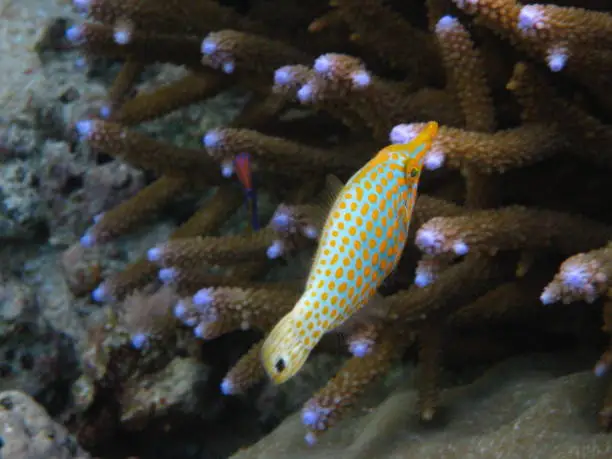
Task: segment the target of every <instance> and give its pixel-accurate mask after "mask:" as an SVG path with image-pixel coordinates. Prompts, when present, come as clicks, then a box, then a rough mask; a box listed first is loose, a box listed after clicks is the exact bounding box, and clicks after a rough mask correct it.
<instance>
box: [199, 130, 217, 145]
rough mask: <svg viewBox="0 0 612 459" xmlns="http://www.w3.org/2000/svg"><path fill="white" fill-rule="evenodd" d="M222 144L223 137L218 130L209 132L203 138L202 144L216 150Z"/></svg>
mask: <svg viewBox="0 0 612 459" xmlns="http://www.w3.org/2000/svg"><path fill="white" fill-rule="evenodd" d="M220 142H221V135H220V134H219V131H217V130H212V131H208V132H207V133H206V134H205V135H204V137H203V138H202V143H203V144H204V146H205V147H206V148H214V147H216V146H218V145H219V143H220Z"/></svg>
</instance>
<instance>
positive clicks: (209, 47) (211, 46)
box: [201, 38, 217, 56]
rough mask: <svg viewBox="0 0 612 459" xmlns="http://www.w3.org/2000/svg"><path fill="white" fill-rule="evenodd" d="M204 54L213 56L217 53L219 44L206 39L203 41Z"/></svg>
mask: <svg viewBox="0 0 612 459" xmlns="http://www.w3.org/2000/svg"><path fill="white" fill-rule="evenodd" d="M201 50H202V54H206V55H207V56H209V55H211V54H212V53H214V52H215V51H217V42H216V41H215V40H214V39H212V38H205V39H204V40H203V41H202V48H201Z"/></svg>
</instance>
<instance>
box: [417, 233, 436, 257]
mask: <svg viewBox="0 0 612 459" xmlns="http://www.w3.org/2000/svg"><path fill="white" fill-rule="evenodd" d="M414 243H415V245H416V246H417V247H418V248H419V249H421V251H423V252H425V253H429V254H433V253H437V252H439V251H440V249H441V248H442V241H441V236H440V233H438V232H437V231H434V230H432V229H429V228H421V229H420V230H418V231H417V234H416V237H415V239H414Z"/></svg>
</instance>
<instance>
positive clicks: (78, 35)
mask: <svg viewBox="0 0 612 459" xmlns="http://www.w3.org/2000/svg"><path fill="white" fill-rule="evenodd" d="M64 36H65V37H66V40H68V41H71V42H73V43H76V42H79V41H81V39H82V38H83V27H82V26H78V25H74V26H72V27H68V28H67V29H66V32H65V34H64Z"/></svg>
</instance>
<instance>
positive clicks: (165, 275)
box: [157, 268, 178, 284]
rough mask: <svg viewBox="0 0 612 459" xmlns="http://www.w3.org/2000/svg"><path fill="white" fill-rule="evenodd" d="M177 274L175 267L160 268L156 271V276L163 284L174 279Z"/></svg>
mask: <svg viewBox="0 0 612 459" xmlns="http://www.w3.org/2000/svg"><path fill="white" fill-rule="evenodd" d="M177 275H178V270H177V269H176V268H162V269H160V270H159V272H158V273H157V278H158V279H159V280H160V281H162V282H163V283H164V284H167V283H168V282H172V281H173V280H175V279H176V276H177Z"/></svg>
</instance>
